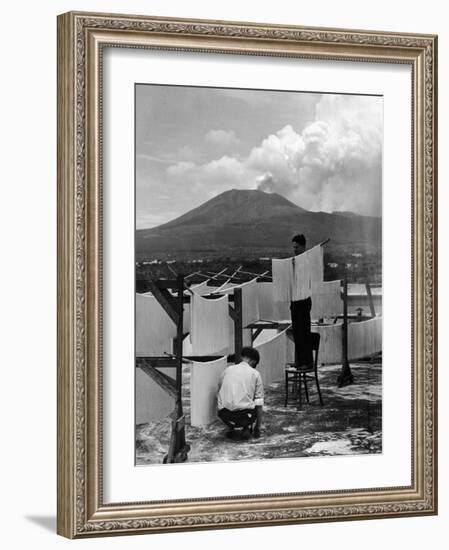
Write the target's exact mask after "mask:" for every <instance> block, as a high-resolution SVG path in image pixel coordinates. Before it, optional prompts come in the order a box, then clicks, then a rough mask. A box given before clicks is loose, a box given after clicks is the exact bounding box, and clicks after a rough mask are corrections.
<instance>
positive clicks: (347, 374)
mask: <svg viewBox="0 0 449 550" xmlns="http://www.w3.org/2000/svg"><path fill="white" fill-rule="evenodd" d="M342 348H343V353H342V355H343V357H342V366H341V372H340V374H339V375H338V378H337V383H338V387H339V388H341V387H342V386H348V385H349V384H352V383H353V382H354V376H353V374H352V372H351V367H350V366H349V360H348V280H347V278H346V277H345V279H344V281H343V346H342Z"/></svg>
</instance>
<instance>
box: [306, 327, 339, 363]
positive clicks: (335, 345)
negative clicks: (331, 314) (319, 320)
mask: <svg viewBox="0 0 449 550" xmlns="http://www.w3.org/2000/svg"><path fill="white" fill-rule="evenodd" d="M312 332H318V333H319V334H320V336H321V338H320V348H319V353H318V363H341V362H342V358H343V323H341V322H340V323H337V324H335V325H334V324H332V325H318V326H313V327H312Z"/></svg>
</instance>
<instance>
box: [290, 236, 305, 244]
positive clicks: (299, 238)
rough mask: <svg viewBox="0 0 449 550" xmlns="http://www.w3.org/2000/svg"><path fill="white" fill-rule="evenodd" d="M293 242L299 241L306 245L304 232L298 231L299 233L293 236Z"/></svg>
mask: <svg viewBox="0 0 449 550" xmlns="http://www.w3.org/2000/svg"><path fill="white" fill-rule="evenodd" d="M292 243H298V244H300V245H301V246H306V238H305V237H304V235H303V234H302V233H301V234H300V233H298V234H297V235H294V237H293V238H292Z"/></svg>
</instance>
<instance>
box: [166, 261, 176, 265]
mask: <svg viewBox="0 0 449 550" xmlns="http://www.w3.org/2000/svg"><path fill="white" fill-rule="evenodd" d="M166 263H167V264H175V263H176V260H167V262H166Z"/></svg>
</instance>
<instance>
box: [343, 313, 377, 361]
mask: <svg viewBox="0 0 449 550" xmlns="http://www.w3.org/2000/svg"><path fill="white" fill-rule="evenodd" d="M379 351H382V317H374V318H373V319H369V320H367V321H360V322H357V323H350V324H349V325H348V359H349V360H353V359H361V358H362V357H368V356H369V355H373V354H374V353H377V352H379Z"/></svg>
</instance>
